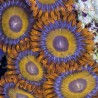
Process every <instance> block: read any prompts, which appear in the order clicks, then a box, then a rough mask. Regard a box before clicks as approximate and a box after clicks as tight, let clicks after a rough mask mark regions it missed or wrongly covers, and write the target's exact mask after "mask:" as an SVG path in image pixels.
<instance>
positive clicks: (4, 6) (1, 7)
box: [0, 0, 34, 45]
mask: <svg viewBox="0 0 98 98" xmlns="http://www.w3.org/2000/svg"><path fill="white" fill-rule="evenodd" d="M11 6H18V7H20V8H22V9H23V10H24V11H26V12H27V14H28V17H29V18H28V19H29V25H28V28H27V30H26V32H25V33H24V35H22V36H21V37H20V38H18V39H15V40H14V39H10V38H8V37H6V36H5V34H4V33H3V30H2V23H1V22H0V38H1V39H0V40H1V41H2V42H3V43H4V44H9V45H16V44H18V43H19V42H20V40H23V39H24V38H26V37H27V38H29V33H30V32H31V30H32V25H33V23H34V19H33V15H32V11H31V10H30V7H29V6H28V5H27V4H26V2H22V1H20V0H17V1H16V0H8V1H6V2H4V3H2V4H1V5H0V20H2V15H3V13H4V11H5V10H6V9H7V8H9V7H11Z"/></svg>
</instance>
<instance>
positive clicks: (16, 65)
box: [14, 50, 45, 85]
mask: <svg viewBox="0 0 98 98" xmlns="http://www.w3.org/2000/svg"><path fill="white" fill-rule="evenodd" d="M28 55H31V56H35V57H36V56H37V55H38V53H35V52H32V51H31V50H26V51H23V52H20V53H19V54H18V56H17V58H16V60H15V64H14V65H15V68H16V72H17V74H21V72H20V70H19V62H20V60H21V59H22V58H23V57H25V56H28ZM43 72H44V68H43ZM22 79H23V80H26V81H27V82H29V83H30V84H35V85H40V84H42V83H43V81H45V78H44V76H43V78H42V79H41V80H40V81H31V80H27V79H26V78H24V77H23V76H22Z"/></svg>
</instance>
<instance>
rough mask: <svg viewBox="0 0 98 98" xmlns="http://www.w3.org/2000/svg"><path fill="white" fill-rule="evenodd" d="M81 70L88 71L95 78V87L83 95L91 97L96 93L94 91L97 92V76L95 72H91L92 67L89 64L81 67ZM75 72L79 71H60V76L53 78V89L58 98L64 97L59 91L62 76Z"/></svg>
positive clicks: (86, 97) (87, 97)
mask: <svg viewBox="0 0 98 98" xmlns="http://www.w3.org/2000/svg"><path fill="white" fill-rule="evenodd" d="M82 71H88V72H89V73H90V74H91V75H92V76H93V77H94V78H95V80H96V86H95V88H94V89H93V90H92V91H91V92H90V93H89V94H88V95H87V96H85V98H92V96H93V95H96V93H97V92H98V76H97V75H96V73H95V72H93V68H92V67H90V66H85V67H83V68H82ZM76 72H79V71H68V72H64V73H62V74H61V75H60V76H58V77H57V78H56V79H55V84H54V90H55V92H56V94H57V96H58V97H59V98H65V97H64V96H63V94H62V93H61V90H60V88H61V83H62V80H63V79H64V78H66V77H67V76H69V75H71V74H73V73H76Z"/></svg>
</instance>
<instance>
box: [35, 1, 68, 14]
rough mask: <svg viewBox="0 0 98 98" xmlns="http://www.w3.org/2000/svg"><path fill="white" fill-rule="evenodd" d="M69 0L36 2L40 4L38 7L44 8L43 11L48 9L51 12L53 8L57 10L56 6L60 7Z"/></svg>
mask: <svg viewBox="0 0 98 98" xmlns="http://www.w3.org/2000/svg"><path fill="white" fill-rule="evenodd" d="M66 1H67V0H64V1H63V0H56V1H55V3H54V4H42V3H40V2H39V0H36V4H37V6H38V9H39V10H40V9H41V10H42V11H43V12H45V11H48V12H50V11H51V10H55V9H56V8H59V7H60V6H62V7H64V2H66Z"/></svg>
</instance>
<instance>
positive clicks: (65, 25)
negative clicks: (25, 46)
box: [40, 20, 86, 63]
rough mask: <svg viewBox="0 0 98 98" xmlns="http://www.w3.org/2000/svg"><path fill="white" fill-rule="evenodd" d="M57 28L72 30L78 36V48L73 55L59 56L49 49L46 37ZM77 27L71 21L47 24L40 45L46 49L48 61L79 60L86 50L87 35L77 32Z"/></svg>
mask: <svg viewBox="0 0 98 98" xmlns="http://www.w3.org/2000/svg"><path fill="white" fill-rule="evenodd" d="M55 29H68V30H69V31H71V32H72V34H73V35H74V37H75V38H76V42H77V49H76V52H75V53H74V54H73V55H70V56H68V57H65V58H59V57H56V56H54V55H53V54H51V53H50V52H49V51H48V49H47V45H46V39H47V36H48V34H49V33H50V32H51V31H52V30H55ZM76 29H77V27H76V26H72V23H71V22H69V23H68V22H67V21H62V20H60V21H55V22H54V24H53V23H50V24H49V25H47V26H44V29H42V30H41V31H42V36H41V42H40V47H41V49H42V50H43V51H44V53H45V57H48V61H49V62H51V61H54V63H61V62H64V63H66V62H68V61H71V60H75V61H77V58H78V57H80V56H81V55H82V52H84V51H86V50H85V49H84V46H85V45H86V44H85V43H84V42H83V41H84V40H85V37H83V36H82V34H81V33H80V32H76Z"/></svg>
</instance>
